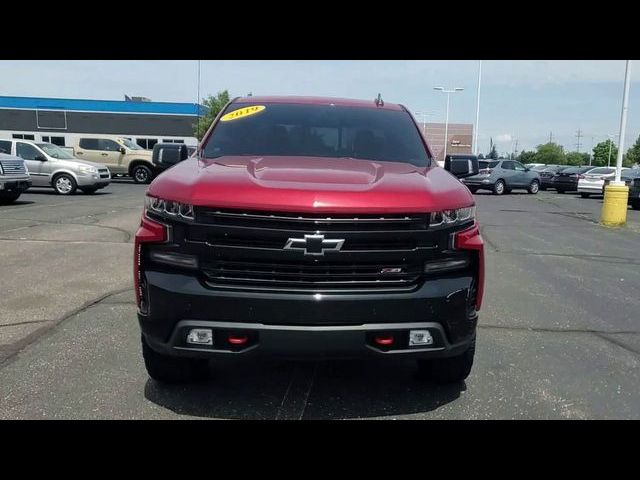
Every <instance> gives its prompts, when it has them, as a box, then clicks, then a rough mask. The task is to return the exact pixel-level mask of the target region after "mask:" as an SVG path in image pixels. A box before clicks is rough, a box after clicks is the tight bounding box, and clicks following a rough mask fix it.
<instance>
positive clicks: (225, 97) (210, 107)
mask: <svg viewBox="0 0 640 480" xmlns="http://www.w3.org/2000/svg"><path fill="white" fill-rule="evenodd" d="M228 102H229V91H228V90H223V91H221V92H218V93H217V94H216V95H215V96H214V95H209V96H208V97H207V98H205V99H203V100H202V105H203V106H204V107H205V108H206V109H207V110H206V113H205V114H204V115H202V116H201V117H200V119H199V120H198V121H197V122H196V123H194V124H193V133H194V135H195V136H196V138H197V139H198V140H202V137H203V136H204V134H205V133H207V130H209V127H210V126H211V123H212V122H213V120H214V119H215V118H216V116H217V115H218V113H220V110H222V108H223V107H224V106H225V105H226V104H227V103H228Z"/></svg>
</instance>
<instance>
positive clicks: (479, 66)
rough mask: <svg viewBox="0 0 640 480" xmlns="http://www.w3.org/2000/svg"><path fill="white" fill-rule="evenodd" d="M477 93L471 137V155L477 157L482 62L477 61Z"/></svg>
mask: <svg viewBox="0 0 640 480" xmlns="http://www.w3.org/2000/svg"><path fill="white" fill-rule="evenodd" d="M478 62H479V63H478V93H477V100H476V128H475V132H474V133H475V134H474V136H473V154H474V155H478V131H479V129H480V83H481V82H482V60H478Z"/></svg>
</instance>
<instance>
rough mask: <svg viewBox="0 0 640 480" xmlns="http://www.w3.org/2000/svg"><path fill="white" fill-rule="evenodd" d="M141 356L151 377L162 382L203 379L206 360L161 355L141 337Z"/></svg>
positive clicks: (206, 374)
mask: <svg viewBox="0 0 640 480" xmlns="http://www.w3.org/2000/svg"><path fill="white" fill-rule="evenodd" d="M142 356H143V357H144V364H145V367H147V373H148V374H149V376H150V377H151V378H153V379H154V380H157V381H158V382H162V383H186V382H197V381H201V380H205V379H206V378H207V376H208V368H207V366H208V362H207V361H206V360H203V359H199V358H184V357H172V356H169V355H162V354H160V353H158V352H156V351H155V350H152V349H151V347H149V345H147V342H146V341H145V339H144V336H143V337H142Z"/></svg>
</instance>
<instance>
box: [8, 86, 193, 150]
mask: <svg viewBox="0 0 640 480" xmlns="http://www.w3.org/2000/svg"><path fill="white" fill-rule="evenodd" d="M198 108H199V105H198V104H197V103H170V102H153V101H150V100H149V99H147V98H144V97H132V98H131V97H127V96H125V100H120V101H119V100H83V99H66V98H65V99H63V98H37V97H3V96H0V138H3V139H12V138H22V139H28V140H35V141H41V142H51V143H54V144H57V145H60V146H71V145H72V144H73V141H74V137H76V136H78V135H87V134H97V135H105V136H120V137H126V138H129V139H130V140H132V141H134V142H137V143H138V145H140V146H142V147H143V148H147V149H152V148H153V145H155V144H156V143H158V142H169V143H186V144H189V145H196V144H197V139H196V137H194V132H193V124H194V123H196V122H197V119H198ZM200 110H201V112H203V111H204V107H202V106H200Z"/></svg>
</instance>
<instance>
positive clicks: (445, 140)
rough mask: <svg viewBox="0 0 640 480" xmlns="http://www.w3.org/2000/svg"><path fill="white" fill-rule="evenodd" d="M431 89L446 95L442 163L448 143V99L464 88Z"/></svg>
mask: <svg viewBox="0 0 640 480" xmlns="http://www.w3.org/2000/svg"><path fill="white" fill-rule="evenodd" d="M433 89H434V90H438V91H440V92H442V93H446V95H447V116H446V120H445V122H444V154H443V155H442V160H443V161H444V159H445V158H447V142H448V141H449V97H450V96H451V94H452V93H457V92H461V91H463V90H464V88H461V87H455V88H450V89H446V88H444V87H433Z"/></svg>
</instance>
